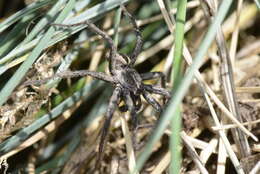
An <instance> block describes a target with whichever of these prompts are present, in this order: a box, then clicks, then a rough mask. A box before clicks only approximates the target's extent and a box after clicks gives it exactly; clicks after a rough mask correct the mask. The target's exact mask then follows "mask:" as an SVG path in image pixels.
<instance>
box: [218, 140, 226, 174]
mask: <svg viewBox="0 0 260 174" xmlns="http://www.w3.org/2000/svg"><path fill="white" fill-rule="evenodd" d="M226 160H227V151H226V148H225V144H224V143H223V141H222V139H221V138H219V144H218V163H217V172H216V173H217V174H222V173H225V170H226Z"/></svg>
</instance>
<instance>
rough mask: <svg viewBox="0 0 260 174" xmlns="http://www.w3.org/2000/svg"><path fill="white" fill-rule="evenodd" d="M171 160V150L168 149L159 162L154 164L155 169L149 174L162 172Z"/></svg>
mask: <svg viewBox="0 0 260 174" xmlns="http://www.w3.org/2000/svg"><path fill="white" fill-rule="evenodd" d="M170 162H171V152H170V151H168V152H167V153H166V154H165V155H164V156H163V158H162V159H161V160H160V162H159V163H158V164H157V165H156V167H155V169H154V170H153V171H152V172H151V174H161V173H163V172H164V171H165V170H166V169H167V167H168V166H169V164H170Z"/></svg>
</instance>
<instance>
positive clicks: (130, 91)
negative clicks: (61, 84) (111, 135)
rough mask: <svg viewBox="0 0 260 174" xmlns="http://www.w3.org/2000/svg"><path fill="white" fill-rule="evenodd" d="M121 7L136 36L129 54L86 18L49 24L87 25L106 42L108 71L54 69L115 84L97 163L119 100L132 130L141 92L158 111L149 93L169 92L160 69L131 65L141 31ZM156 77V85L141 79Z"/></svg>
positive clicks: (167, 93) (139, 44)
mask: <svg viewBox="0 0 260 174" xmlns="http://www.w3.org/2000/svg"><path fill="white" fill-rule="evenodd" d="M121 8H122V11H123V14H124V15H125V16H126V17H128V18H129V19H130V22H131V23H132V25H133V26H134V31H135V34H136V37H137V39H136V45H135V48H134V50H133V52H132V54H131V55H130V56H127V55H125V54H121V53H119V52H118V51H117V48H116V46H115V45H114V43H113V40H112V38H111V37H110V36H109V35H107V34H106V33H105V32H103V31H102V30H100V29H99V28H98V27H97V26H96V25H95V24H93V23H92V22H90V21H88V20H87V21H84V22H81V23H76V24H69V25H63V24H53V25H54V26H60V27H68V26H72V27H73V26H78V25H87V26H88V28H89V29H90V30H91V31H92V32H94V33H96V34H98V35H100V36H101V37H102V38H103V39H104V40H105V41H107V42H108V44H109V48H110V53H109V58H108V61H109V72H110V75H107V74H105V73H103V72H93V71H87V70H79V71H73V72H70V71H67V72H65V73H58V74H57V75H56V76H58V77H61V78H64V77H66V78H68V77H76V76H86V75H89V76H91V77H94V78H96V79H99V80H103V81H105V82H108V83H111V84H112V85H113V86H114V87H115V89H114V91H113V94H112V96H111V98H110V100H109V104H108V108H107V111H106V114H105V123H104V126H103V128H102V130H101V137H100V143H99V152H98V154H99V155H98V158H97V163H100V160H101V159H102V154H103V152H104V149H105V145H106V142H107V136H108V132H109V131H108V130H109V127H110V123H111V120H112V117H113V114H114V112H115V110H116V108H117V106H118V105H119V103H120V102H121V101H122V100H123V101H124V103H125V105H124V106H123V107H119V109H120V110H121V111H129V112H130V115H131V123H132V129H133V131H135V130H136V128H137V126H138V120H137V113H138V111H139V110H140V109H141V106H142V104H141V96H143V97H144V99H145V100H146V101H147V102H148V103H149V104H151V105H152V106H153V107H154V108H155V110H156V111H158V112H159V113H160V112H161V111H162V106H161V105H160V104H159V103H158V102H157V101H156V100H155V99H154V98H153V97H151V96H150V94H149V93H155V94H159V95H162V96H163V97H164V103H165V102H166V100H168V99H169V98H170V96H171V94H170V92H169V91H167V90H166V89H165V76H164V74H163V73H161V72H148V73H143V74H139V73H138V72H137V71H136V70H135V69H134V63H135V61H136V59H137V56H138V55H139V53H140V52H141V50H142V46H143V41H142V35H141V32H140V29H139V27H138V26H137V23H136V21H135V18H134V17H133V16H132V15H131V14H130V13H129V12H128V11H127V10H126V8H125V7H124V6H123V5H122V6H121ZM156 78H159V79H160V81H161V83H160V86H155V85H147V84H144V83H143V82H142V81H143V80H148V79H156Z"/></svg>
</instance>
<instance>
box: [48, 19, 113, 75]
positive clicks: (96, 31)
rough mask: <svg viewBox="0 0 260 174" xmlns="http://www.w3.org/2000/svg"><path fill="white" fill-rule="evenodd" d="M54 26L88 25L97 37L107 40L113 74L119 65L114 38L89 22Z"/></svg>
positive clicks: (110, 67)
mask: <svg viewBox="0 0 260 174" xmlns="http://www.w3.org/2000/svg"><path fill="white" fill-rule="evenodd" d="M52 25H54V26H60V27H74V26H79V25H87V26H88V27H89V29H90V30H91V31H92V32H94V33H96V34H97V35H100V36H101V37H102V38H103V39H104V40H106V41H107V42H108V44H109V47H110V54H109V69H110V71H111V72H112V69H113V67H115V66H116V64H117V61H116V58H117V57H118V53H117V48H116V46H115V45H114V42H113V40H112V38H111V37H110V36H109V35H108V34H106V33H105V32H104V31H102V30H100V29H99V28H98V27H97V26H96V25H95V24H93V23H92V22H90V21H89V20H86V21H83V22H79V23H75V24H52Z"/></svg>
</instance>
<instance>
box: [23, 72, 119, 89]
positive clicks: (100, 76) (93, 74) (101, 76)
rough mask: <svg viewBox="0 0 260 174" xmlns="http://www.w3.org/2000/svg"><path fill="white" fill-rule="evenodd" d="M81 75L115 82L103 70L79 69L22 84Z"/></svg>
mask: <svg viewBox="0 0 260 174" xmlns="http://www.w3.org/2000/svg"><path fill="white" fill-rule="evenodd" d="M82 76H91V77H93V78H96V79H99V80H103V81H105V82H109V83H115V80H114V79H113V77H111V76H109V75H107V74H105V73H103V72H95V71H88V70H79V71H64V72H59V73H57V74H55V75H54V76H53V77H50V78H46V79H42V80H29V81H26V82H24V83H23V86H29V85H42V84H44V83H47V82H48V81H49V80H51V79H54V78H57V77H58V78H62V79H65V78H74V77H82Z"/></svg>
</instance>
